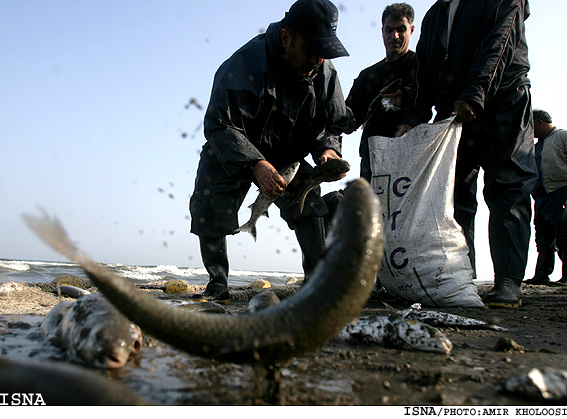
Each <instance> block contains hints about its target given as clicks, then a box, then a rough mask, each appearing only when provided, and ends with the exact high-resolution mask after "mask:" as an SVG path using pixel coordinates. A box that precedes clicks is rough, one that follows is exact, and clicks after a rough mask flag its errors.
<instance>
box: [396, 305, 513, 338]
mask: <svg viewBox="0 0 567 419" xmlns="http://www.w3.org/2000/svg"><path fill="white" fill-rule="evenodd" d="M420 308H421V304H419V303H417V304H413V305H411V306H410V308H408V309H406V310H400V311H398V314H399V315H400V316H402V317H404V318H406V319H413V320H418V321H420V322H423V323H426V324H429V325H431V326H435V327H456V328H459V329H484V330H494V331H497V332H506V331H508V329H506V328H505V327H500V326H498V325H495V324H493V323H488V322H485V321H484V320H477V319H473V318H470V317H464V316H459V315H458V314H451V313H442V312H439V311H430V310H420Z"/></svg>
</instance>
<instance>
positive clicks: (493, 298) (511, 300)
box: [483, 277, 522, 308]
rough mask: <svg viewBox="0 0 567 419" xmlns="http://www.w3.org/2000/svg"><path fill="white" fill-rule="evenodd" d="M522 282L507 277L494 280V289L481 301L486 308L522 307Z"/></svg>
mask: <svg viewBox="0 0 567 419" xmlns="http://www.w3.org/2000/svg"><path fill="white" fill-rule="evenodd" d="M521 286H522V280H521V279H516V278H509V277H499V278H494V287H493V288H492V289H491V290H490V291H489V292H488V294H486V295H485V297H484V299H483V301H484V304H485V305H486V306H488V307H493V308H501V307H504V308H516V307H520V306H521V305H522V290H521Z"/></svg>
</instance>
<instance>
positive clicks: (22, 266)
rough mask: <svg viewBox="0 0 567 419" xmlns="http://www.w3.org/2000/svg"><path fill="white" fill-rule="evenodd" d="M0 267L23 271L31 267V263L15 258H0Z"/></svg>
mask: <svg viewBox="0 0 567 419" xmlns="http://www.w3.org/2000/svg"><path fill="white" fill-rule="evenodd" d="M0 268H4V269H9V270H11V271H18V272H24V271H29V270H30V269H31V265H30V264H29V263H27V262H21V261H17V260H14V261H5V260H0Z"/></svg>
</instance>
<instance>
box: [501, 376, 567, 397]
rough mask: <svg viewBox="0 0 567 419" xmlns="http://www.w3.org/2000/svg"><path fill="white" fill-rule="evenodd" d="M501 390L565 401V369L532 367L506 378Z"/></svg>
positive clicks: (566, 382) (566, 379)
mask: <svg viewBox="0 0 567 419" xmlns="http://www.w3.org/2000/svg"><path fill="white" fill-rule="evenodd" d="M501 387H502V390H503V391H505V392H508V393H511V394H516V395H518V396H523V397H526V396H527V397H530V398H533V399H536V400H539V401H546V402H554V403H561V402H566V401H567V371H565V370H558V369H554V368H545V369H541V370H540V369H538V368H532V369H531V370H530V371H529V372H528V373H527V374H523V375H520V376H516V377H511V378H509V379H507V380H506V381H505V382H504V383H503V384H502V386H501Z"/></svg>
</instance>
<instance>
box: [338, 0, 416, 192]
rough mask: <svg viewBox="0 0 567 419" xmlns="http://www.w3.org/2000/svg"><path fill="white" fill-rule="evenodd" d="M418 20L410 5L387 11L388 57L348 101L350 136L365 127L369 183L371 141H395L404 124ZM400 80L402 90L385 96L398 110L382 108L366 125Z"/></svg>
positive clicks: (364, 76) (363, 152)
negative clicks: (376, 138)
mask: <svg viewBox="0 0 567 419" xmlns="http://www.w3.org/2000/svg"><path fill="white" fill-rule="evenodd" d="M414 16H415V15H414V11H413V8H412V7H411V6H410V5H409V4H406V3H394V4H391V5H389V6H387V7H386V8H385V9H384V11H383V13H382V40H383V42H384V47H385V48H386V57H385V58H384V59H382V60H381V61H379V62H377V63H376V64H374V65H372V66H370V67H368V68H365V69H364V70H362V71H361V72H360V74H359V75H358V77H357V78H356V79H355V80H354V83H353V85H352V88H351V89H350V92H349V94H348V97H347V99H346V104H347V107H348V108H349V109H350V110H351V111H352V116H353V117H352V118H351V120H350V125H349V130H347V132H346V133H347V134H349V133H351V132H353V131H354V130H356V129H358V128H359V127H360V126H361V125H362V124H364V129H363V131H362V136H361V140H360V157H361V161H360V177H362V178H364V179H366V180H367V181H368V182H370V179H371V178H372V171H371V170H370V156H369V152H368V138H369V137H371V136H373V135H380V136H383V137H394V136H395V134H396V132H397V131H398V129H399V128H400V125H401V124H402V123H403V115H404V109H405V108H406V106H407V102H408V100H407V99H408V95H409V89H410V86H411V84H412V82H413V80H414V75H415V72H414V71H415V70H414V65H415V52H413V51H410V49H409V44H410V40H411V36H412V35H413V31H414V29H415V27H414V25H413V21H414ZM396 79H400V80H401V86H400V88H399V89H397V90H396V91H395V92H393V93H390V94H386V95H385V96H386V97H391V98H392V99H393V100H394V106H393V107H394V109H390V108H388V109H384V108H383V107H382V106H378V107H377V108H376V110H375V111H374V112H373V113H372V114H371V115H370V118H368V120H367V121H366V118H367V117H368V109H369V107H370V103H371V102H372V101H373V100H374V98H376V96H378V95H379V94H380V92H381V91H382V90H383V89H384V88H386V87H387V86H388V85H389V84H390V83H392V82H393V81H394V80H396ZM365 121H366V123H365Z"/></svg>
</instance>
